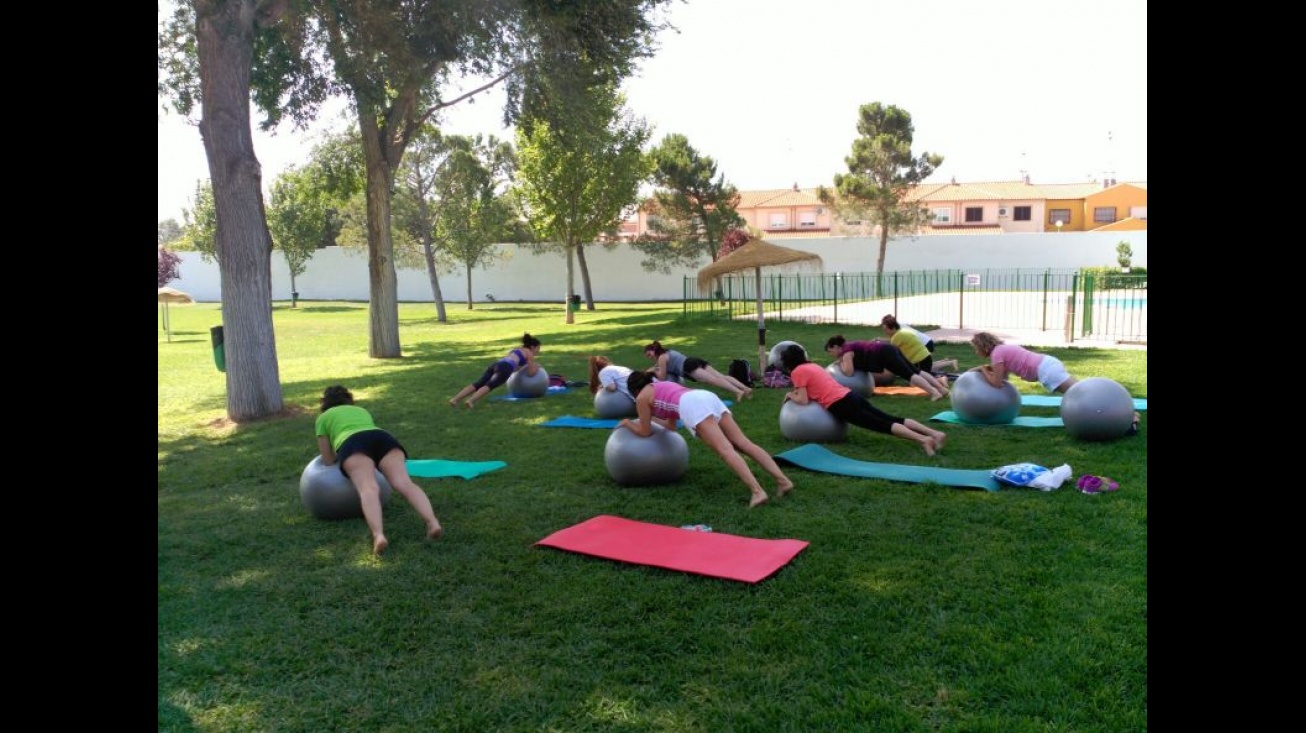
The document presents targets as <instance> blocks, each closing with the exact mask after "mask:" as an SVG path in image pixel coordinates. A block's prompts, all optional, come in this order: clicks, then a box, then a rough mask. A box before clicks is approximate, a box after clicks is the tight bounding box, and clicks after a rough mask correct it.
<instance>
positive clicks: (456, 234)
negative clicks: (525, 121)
mask: <svg viewBox="0 0 1306 733" xmlns="http://www.w3.org/2000/svg"><path fill="white" fill-rule="evenodd" d="M444 149H445V151H446V154H445V157H444V161H443V164H442V165H441V166H440V167H439V169H438V170H437V172H436V177H435V194H436V196H435V202H436V205H437V209H436V211H437V215H436V217H435V221H434V226H433V227H432V232H433V237H432V239H433V241H434V242H435V243H436V244H437V246H438V247H439V249H440V250H441V251H442V252H444V253H445V254H446V255H447V256H448V257H449V258H450V259H452V260H453V261H455V262H458V263H459V264H461V265H462V266H463V270H464V275H465V278H466V282H465V284H466V299H467V309H468V310H471V309H472V308H474V307H475V298H474V296H473V295H472V292H473V291H472V270H474V269H475V268H477V267H487V266H489V265H490V264H492V263H494V262H498V261H500V260H501V259H502V258H503V257H504V256H505V255H504V254H503V253H502V251H501V250H500V249H499V246H498V245H499V244H500V243H502V242H522V241H526V240H527V239H529V233H528V232H526V231H525V227H524V225H523V223H522V221H521V215H520V212H519V210H518V209H517V207H516V206H515V202H514V201H513V200H512V198H511V197H510V196H509V195H508V192H507V190H508V186H509V184H510V182H511V179H512V176H513V174H514V172H515V170H516V166H517V158H516V152H515V151H514V150H513V147H512V144H511V143H508V142H506V141H500V140H498V139H497V138H495V137H494V136H493V135H491V136H490V137H489V138H488V139H485V138H482V137H481V136H480V135H477V136H475V137H463V136H453V137H447V138H445V139H444Z"/></svg>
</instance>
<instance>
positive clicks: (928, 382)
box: [911, 372, 947, 402]
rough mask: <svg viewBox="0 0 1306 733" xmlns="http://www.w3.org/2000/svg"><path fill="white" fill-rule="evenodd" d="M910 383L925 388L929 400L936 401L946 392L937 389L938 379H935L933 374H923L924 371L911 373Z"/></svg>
mask: <svg viewBox="0 0 1306 733" xmlns="http://www.w3.org/2000/svg"><path fill="white" fill-rule="evenodd" d="M911 383H912V384H914V385H916V386H917V387H920V388H921V389H923V390H925V393H926V394H928V395H929V396H930V402H937V401H939V400H941V399H943V396H944V395H945V394H947V393H946V392H944V391H943V390H941V389H939V386H938V384H939V380H937V379H935V378H934V375H930V376H928V377H927V376H925V372H916V373H915V374H913V375H911Z"/></svg>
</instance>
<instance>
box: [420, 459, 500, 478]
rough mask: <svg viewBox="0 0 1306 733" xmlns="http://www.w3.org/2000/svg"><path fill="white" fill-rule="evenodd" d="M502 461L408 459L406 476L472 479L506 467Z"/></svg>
mask: <svg viewBox="0 0 1306 733" xmlns="http://www.w3.org/2000/svg"><path fill="white" fill-rule="evenodd" d="M507 465H508V464H507V463H504V462H503V461H446V460H443V459H440V458H429V459H422V460H417V459H412V458H410V459H408V475H409V476H414V477H417V478H449V477H451V476H458V477H460V478H464V479H468V480H471V479H474V478H476V477H477V476H480V475H481V474H483V473H489V472H491V471H498V470H499V469H500V468H504V467H505V466H507Z"/></svg>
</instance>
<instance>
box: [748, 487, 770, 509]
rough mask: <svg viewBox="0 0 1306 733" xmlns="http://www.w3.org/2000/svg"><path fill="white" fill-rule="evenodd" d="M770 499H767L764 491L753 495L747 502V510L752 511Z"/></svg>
mask: <svg viewBox="0 0 1306 733" xmlns="http://www.w3.org/2000/svg"><path fill="white" fill-rule="evenodd" d="M770 498H771V497H769V496H767V495H766V492H765V491H763V492H762V493H760V494H753V499H752V501H750V502H748V508H749V509H752V508H753V507H755V506H757V505H759V504H765V503H766V502H767V501H768V500H769V499H770Z"/></svg>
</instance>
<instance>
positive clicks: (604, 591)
mask: <svg viewBox="0 0 1306 733" xmlns="http://www.w3.org/2000/svg"><path fill="white" fill-rule="evenodd" d="M170 315H171V325H172V341H171V342H168V341H167V339H166V337H165V334H164V332H163V331H162V329H161V328H160V329H159V333H158V341H159V344H158V347H159V494H158V510H159V511H158V557H159V575H158V629H159V658H158V685H159V711H158V729H159V730H160V731H277V732H279V733H280V732H288V731H305V732H314V733H320V732H321V731H394V732H397V733H398V732H407V731H468V732H475V733H484V732H486V731H539V732H542V733H543V732H554V731H703V732H704V733H718V732H720V731H958V732H960V731H972V732H973V731H993V732H995V733H997V732H1001V733H1013V732H1020V731H1030V732H1031V733H1032V732H1035V731H1037V732H1040V733H1043V732H1047V731H1102V732H1104V733H1106V732H1109V733H1118V732H1119V731H1140V730H1146V728H1147V418H1146V413H1145V412H1144V413H1143V415H1144V417H1143V423H1142V428H1141V431H1140V435H1139V436H1138V437H1132V438H1122V439H1120V440H1117V441H1114V442H1109V443H1086V442H1080V441H1076V440H1075V439H1073V438H1071V437H1070V436H1069V435H1068V434H1067V433H1066V431H1065V430H1063V429H1059V428H1047V429H1030V428H1016V427H1009V426H1008V427H1003V426H985V427H975V426H960V425H945V424H943V423H931V424H932V425H934V426H936V427H939V428H940V429H943V430H945V431H946V432H948V434H949V441H948V444H947V446H946V447H945V448H944V450H943V451H942V452H941V453H940V455H939V456H937V457H935V458H927V457H926V456H925V455H924V453H922V452H921V451H920V450H919V448H918V447H917V446H916V445H915V444H913V443H910V442H908V441H905V440H900V439H896V438H891V437H888V436H884V435H880V434H877V433H871V432H869V431H865V430H860V429H857V428H853V429H852V430H851V431H850V436H849V440H848V441H847V442H846V443H842V444H836V445H832V446H829V447H830V448H832V449H833V450H835V451H836V452H838V453H840V454H843V455H846V456H849V457H851V458H856V459H859V460H865V461H877V462H884V463H902V464H913V465H934V466H940V467H946V468H959V469H991V468H996V467H998V466H1002V465H1006V464H1010V463H1019V462H1025V461H1029V462H1033V463H1038V464H1041V465H1044V466H1048V467H1053V466H1059V465H1061V464H1063V463H1068V464H1070V465H1071V466H1072V467H1073V469H1074V472H1075V477H1078V476H1080V475H1082V474H1086V473H1092V474H1097V475H1101V476H1109V477H1111V478H1113V479H1115V480H1117V481H1119V483H1120V490H1119V491H1117V492H1114V493H1110V494H1101V495H1094V496H1090V495H1084V494H1081V493H1079V492H1078V491H1076V490H1075V488H1074V485H1073V479H1072V481H1069V482H1067V483H1066V484H1064V485H1063V486H1062V488H1061V489H1059V490H1057V491H1053V492H1046V493H1045V492H1040V491H1035V490H1029V489H1016V488H1006V489H1003V490H1002V491H999V492H994V493H990V492H985V491H978V490H969V489H953V488H948V487H944V486H939V485H933V484H910V483H898V482H891V481H883V480H875V479H849V478H846V477H839V476H832V475H826V474H818V473H810V472H806V471H803V470H801V469H797V468H788V469H786V470H787V472H788V473H789V475H790V477H791V478H793V479H794V480H795V482H796V483H797V488H796V489H795V491H794V492H793V493H792V494H791V495H790V496H789V497H787V498H785V499H783V500H775V499H773V500H772V501H771V502H770V503H769V504H766V505H763V506H761V507H758V508H756V509H752V510H750V509H748V508H747V503H748V491H747V489H745V488H744V487H743V485H742V484H741V483H740V482H739V481H738V479H737V478H736V477H735V476H734V475H733V474H732V473H731V472H730V470H729V469H728V468H727V467H726V466H725V465H724V464H723V463H722V462H721V461H720V460H719V459H718V458H716V457H715V455H714V454H712V453H711V451H710V450H708V449H707V447H706V446H704V445H703V444H701V443H698V442H696V441H694V440H692V439H690V440H689V442H690V469H689V472H688V474H687V475H686V476H685V477H684V478H683V479H682V480H680V481H679V482H677V483H675V484H673V485H669V486H663V487H658V488H642V489H636V488H623V487H620V486H618V485H617V484H615V482H613V481H612V479H611V478H610V477H609V476H608V474H607V471H606V469H605V467H604V463H603V448H604V444H605V442H606V440H607V436H608V433H607V431H604V430H568V429H545V428H540V427H537V424H538V423H540V422H544V421H546V420H549V419H551V418H554V417H558V416H561V415H564V414H571V415H581V416H592V415H593V407H592V400H591V396H590V394H589V392H588V391H587V390H583V389H579V390H572V391H571V392H570V393H568V394H563V395H550V396H547V397H544V398H540V399H538V400H531V401H529V402H503V401H490V400H486V401H483V402H482V403H481V404H480V405H478V406H477V408H476V409H475V410H471V411H468V410H461V409H459V410H453V409H451V408H450V407H448V405H447V404H446V403H445V400H446V399H448V398H449V397H450V396H451V395H452V394H453V393H454V392H456V391H457V390H458V389H459V388H460V387H461V386H462V385H464V384H466V383H468V382H470V381H472V380H473V379H475V378H476V377H477V376H478V375H479V374H480V372H481V370H482V369H484V368H485V366H486V365H487V364H489V363H490V361H492V360H493V359H496V358H498V357H499V356H501V355H502V354H503V353H505V352H506V351H507V350H508V349H509V348H511V347H512V346H514V345H516V344H517V342H518V340H519V339H520V337H521V335H522V333H523V332H527V331H529V332H530V333H532V334H533V335H535V336H537V337H539V338H540V339H541V340H542V341H543V348H542V351H541V353H540V356H539V361H540V363H541V364H543V365H544V366H545V367H546V368H547V369H548V370H549V371H550V372H552V373H560V374H562V375H564V376H565V377H566V378H567V379H569V380H581V379H585V377H586V357H588V356H589V355H590V354H597V353H601V354H606V355H608V356H609V357H611V358H612V359H613V360H614V361H615V362H616V363H619V364H624V365H626V366H630V367H633V368H643V367H645V366H647V365H648V364H649V362H648V361H647V360H646V359H645V358H644V356H643V354H642V347H643V345H644V344H646V343H648V342H649V341H652V340H653V339H660V340H661V341H662V342H663V344H664V345H666V346H667V347H668V348H673V349H678V350H680V351H683V352H685V353H688V354H690V355H695V356H702V357H705V358H708V359H710V360H711V361H712V362H713V363H714V364H715V365H716V366H717V367H719V368H720V369H722V370H723V371H724V369H725V367H726V366H727V365H728V363H729V360H730V359H731V358H734V357H744V358H751V359H753V360H755V358H756V353H757V346H756V326H755V324H754V323H749V322H736V323H730V322H705V321H697V322H694V323H692V324H688V325H687V324H683V323H681V322H680V321H679V315H680V306H679V304H678V303H670V304H668V303H664V304H600V305H599V308H598V310H596V311H581V312H580V313H578V314H577V319H576V320H577V323H576V324H575V325H572V326H567V325H565V324H564V323H563V322H562V321H563V312H562V310H561V307H560V306H553V305H541V304H502V303H501V304H495V305H488V306H486V305H480V306H477V308H476V310H474V311H467V310H466V309H465V306H463V305H460V304H450V307H449V318H450V322H449V323H444V324H441V323H438V322H437V321H436V319H435V309H434V306H433V305H432V304H429V303H427V304H401V305H400V312H399V318H400V337H401V342H402V344H403V351H404V356H403V358H400V359H388V360H378V359H370V358H368V356H367V343H368V336H367V323H368V318H367V305H366V304H365V303H345V302H301V303H300V306H299V307H298V308H296V309H291V308H289V307H288V306H287V305H285V304H277V306H276V308H275V311H274V315H273V318H274V322H275V326H276V334H277V350H278V357H279V364H280V378H281V382H282V385H283V389H284V394H285V400H286V404H287V407H288V410H287V416H285V417H282V418H278V419H270V420H264V421H259V422H255V423H250V424H245V425H240V426H233V425H230V424H229V423H228V422H227V421H226V420H225V376H224V375H223V374H221V373H219V372H218V371H217V370H216V369H215V367H214V363H213V357H212V349H211V347H210V341H209V328H210V327H211V326H214V325H218V324H219V323H221V313H220V310H219V307H218V306H217V305H216V304H198V305H193V306H187V307H175V306H174V307H172V308H171V310H170ZM768 325H769V326H770V327H771V330H770V333H769V334H768V343H771V344H774V343H775V342H778V341H781V340H793V341H798V342H799V343H802V344H804V345H805V346H806V347H807V348H808V350H809V353H812V354H813V358H814V359H815V360H817V361H819V362H821V363H826V362H827V361H828V358H826V357H825V355H824V353H823V352H822V351H821V346H822V345H823V344H824V342H825V339H826V338H828V337H829V336H831V335H833V334H834V333H843V334H844V335H845V337H848V338H850V339H851V338H876V337H880V336H882V333H881V332H880V330H879V329H878V328H877V329H869V328H864V327H858V326H842V327H838V326H829V325H825V326H819V325H805V324H786V323H769V324H768ZM915 325H917V327H919V328H922V329H926V328H929V327H930V326H929V325H928V324H915ZM1047 351H1048V352H1049V353H1053V354H1055V355H1056V356H1058V357H1060V358H1061V359H1062V360H1063V361H1064V362H1065V363H1066V365H1067V367H1068V368H1069V370H1070V372H1071V373H1072V374H1074V375H1076V376H1078V377H1080V378H1083V377H1089V376H1105V377H1110V378H1112V379H1114V380H1116V381H1118V382H1120V383H1121V384H1123V385H1124V386H1125V387H1126V388H1127V389H1128V390H1129V391H1130V393H1131V394H1132V395H1133V396H1134V397H1146V396H1147V352H1146V351H1114V350H1095V349H1048V350H1047ZM948 357H953V358H958V359H960V360H961V364H962V366H963V368H965V367H970V366H975V365H976V364H978V363H979V361H978V357H976V356H975V355H974V353H972V352H971V350H970V349H969V347H968V346H965V345H954V344H944V345H941V346H940V347H939V350H938V352H937V354H936V358H948ZM337 383H339V384H344V385H346V386H348V387H349V388H350V389H351V390H353V392H354V395H355V398H356V400H357V402H358V404H360V405H362V406H364V407H366V408H368V409H369V410H370V411H371V412H372V414H373V416H374V417H375V418H376V420H377V422H378V424H379V425H380V427H382V428H385V429H387V430H390V431H391V432H393V433H394V434H395V435H396V436H397V437H398V438H399V439H400V440H401V441H402V442H403V443H404V444H405V446H406V447H407V448H408V450H409V453H410V456H411V457H412V458H444V459H453V460H466V461H490V460H502V461H506V462H507V463H508V466H507V468H505V469H502V470H500V471H496V472H494V473H490V474H486V475H483V476H480V477H478V478H476V479H474V480H471V481H464V480H462V479H457V478H454V479H417V482H418V483H419V484H420V485H421V486H423V488H425V489H426V490H427V493H428V494H429V495H430V497H431V501H432V503H433V504H434V506H435V511H436V515H437V516H438V517H439V518H440V521H441V523H442V524H443V525H444V528H445V535H444V537H443V538H442V539H440V540H438V541H436V542H426V541H424V540H423V539H422V524H421V520H420V518H419V517H418V516H417V514H416V513H415V512H414V511H413V510H412V509H411V508H410V507H409V506H408V505H407V503H406V502H404V501H403V500H402V498H400V497H399V496H398V495H395V496H393V497H392V498H391V500H390V502H389V503H388V504H387V505H386V507H385V522H386V534H387V536H388V537H389V539H390V543H391V544H390V549H389V550H388V551H387V552H386V554H385V555H384V556H383V557H381V558H375V557H373V556H372V555H371V552H370V550H371V542H370V538H369V535H368V532H367V528H366V526H365V525H364V523H363V521H362V520H361V519H357V520H345V521H339V522H328V521H322V520H317V519H314V518H313V517H312V516H310V515H309V514H308V512H307V511H306V510H305V508H304V507H303V505H302V504H301V503H300V499H299V493H298V485H299V475H300V472H301V471H302V470H303V468H304V466H305V465H306V464H307V463H308V462H309V460H310V459H312V458H313V457H314V455H316V442H315V439H314V436H313V421H314V419H315V417H316V415H317V403H318V398H319V397H320V395H321V393H322V390H323V388H325V387H326V386H328V385H331V384H337ZM1017 387H1018V389H1020V390H1021V391H1022V392H1025V393H1031V394H1040V393H1042V390H1041V388H1040V387H1039V386H1038V385H1036V384H1031V383H1024V382H1017ZM493 394H496V395H502V394H505V392H504V391H503V390H499V391H497V392H495V393H493ZM782 396H783V392H782V391H781V390H771V389H765V388H762V387H760V386H759V387H758V388H757V391H756V398H755V399H754V400H752V401H748V402H745V403H743V404H741V405H736V406H735V408H734V414H735V416H736V418H737V419H738V421H739V423H740V424H741V425H742V426H743V428H744V430H745V431H746V432H747V433H748V435H749V436H750V437H751V438H752V439H753V440H754V441H755V442H757V443H758V444H760V445H762V446H763V447H765V448H767V449H768V450H769V451H770V452H771V453H772V454H776V453H780V452H782V451H784V450H788V449H789V448H792V447H796V445H797V444H796V443H791V442H789V441H787V440H785V439H784V438H783V437H782V436H781V435H780V431H779V426H778V421H777V415H778V413H779V408H780V404H781V398H782ZM874 401H875V402H876V404H877V405H879V406H880V407H881V408H882V409H885V410H886V411H888V412H891V413H893V414H898V415H903V416H906V417H912V418H915V419H917V420H921V421H926V420H928V418H929V417H930V416H931V415H934V414H936V413H938V412H939V411H942V410H946V409H949V406H948V404H947V401H946V400H944V401H940V402H937V403H931V402H929V401H928V400H927V399H926V398H924V397H902V396H899V397H876V398H874ZM1021 414H1022V415H1044V416H1055V415H1056V414H1058V413H1057V410H1056V408H1028V407H1027V408H1024V409H1022V411H1021ZM682 435H685V436H686V437H687V438H688V433H687V432H685V431H682ZM757 473H758V474H759V475H762V472H761V470H760V469H757ZM763 485H764V486H766V487H767V488H768V491H771V490H772V487H773V483H772V482H771V481H770V480H769V479H768V478H765V477H764V478H763ZM599 514H612V515H617V516H621V517H626V518H629V519H635V520H639V521H645V522H652V523H657V524H666V525H673V526H680V525H684V524H698V523H703V524H708V525H711V526H712V527H713V528H714V529H715V531H717V532H726V533H730V534H736V535H741V536H746V537H757V538H768V539H779V538H797V539H802V540H806V541H808V542H810V543H811V544H810V545H809V546H808V547H807V549H805V550H804V551H803V552H802V553H800V554H799V555H798V556H797V557H796V558H795V559H794V560H793V561H792V562H791V563H789V564H788V565H786V566H785V567H783V568H782V569H781V570H780V571H779V572H778V573H777V574H776V575H774V576H773V577H771V578H769V579H767V580H765V581H763V582H761V583H758V584H756V585H748V584H743V583H737V582H733V581H727V580H718V579H713V578H707V577H702V576H697V575H689V574H683V573H676V572H672V571H667V570H661V569H656V568H649V567H642V566H635V565H625V564H616V563H613V562H610V561H606V560H600V559H595V558H589V557H584V556H581V555H576V554H571V553H565V552H560V551H557V550H553V549H547V548H540V547H534V546H533V545H534V543H535V542H536V541H538V540H539V539H541V538H543V537H544V536H546V535H548V534H550V533H552V532H554V531H556V530H559V529H563V528H565V527H568V526H571V525H573V524H576V523H578V522H582V521H584V520H586V519H589V518H591V517H593V516H596V515H599Z"/></svg>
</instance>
